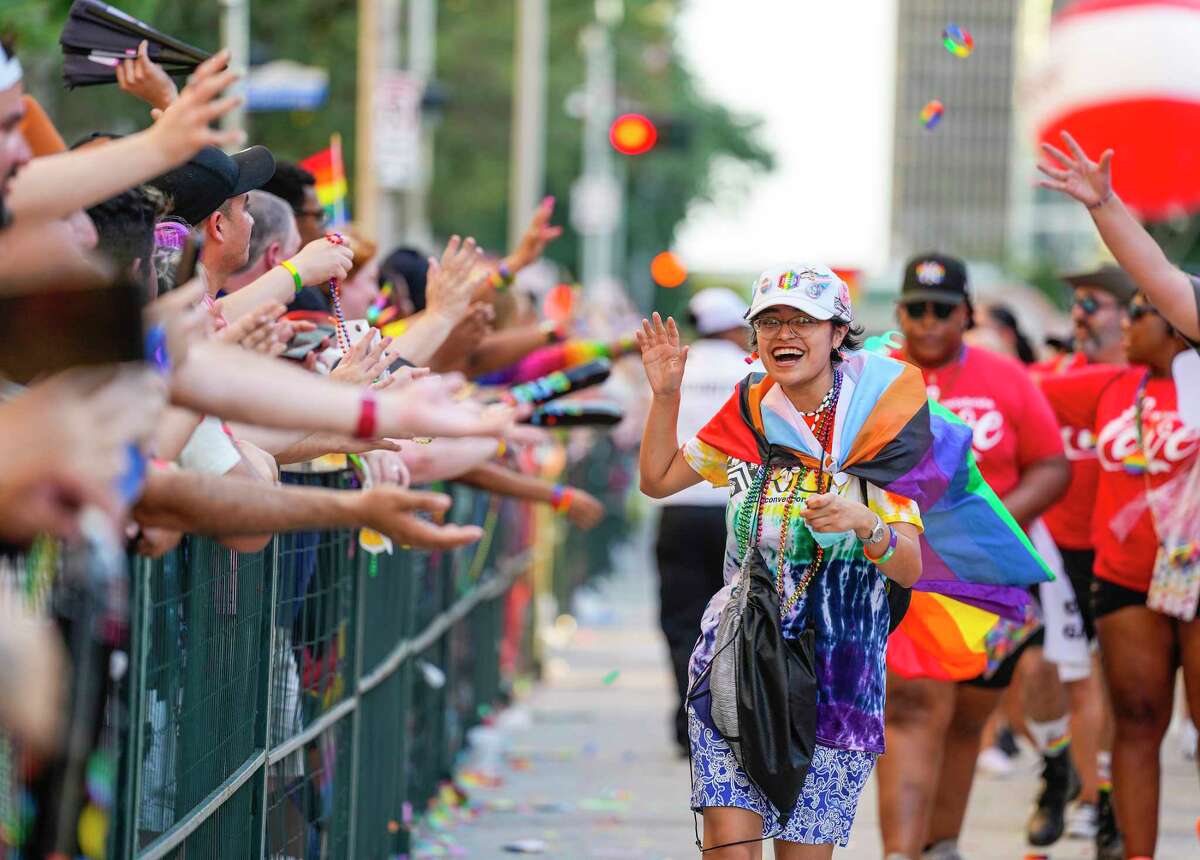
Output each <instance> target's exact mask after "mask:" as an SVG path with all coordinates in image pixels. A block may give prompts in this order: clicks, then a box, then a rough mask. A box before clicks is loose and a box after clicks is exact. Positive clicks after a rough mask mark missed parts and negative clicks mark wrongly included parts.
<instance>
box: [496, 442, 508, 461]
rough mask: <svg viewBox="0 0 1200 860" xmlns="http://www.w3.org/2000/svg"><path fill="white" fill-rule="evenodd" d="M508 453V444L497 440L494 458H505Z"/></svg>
mask: <svg viewBox="0 0 1200 860" xmlns="http://www.w3.org/2000/svg"><path fill="white" fill-rule="evenodd" d="M506 451H508V443H506V442H505V441H504V440H503V439H497V440H496V453H495V455H494V456H495V457H497V458H499V457H503V456H504V454H505V452H506Z"/></svg>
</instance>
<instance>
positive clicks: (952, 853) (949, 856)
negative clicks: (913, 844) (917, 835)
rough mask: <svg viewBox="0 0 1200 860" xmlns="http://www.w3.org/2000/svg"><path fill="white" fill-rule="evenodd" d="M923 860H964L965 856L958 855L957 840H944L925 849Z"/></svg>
mask: <svg viewBox="0 0 1200 860" xmlns="http://www.w3.org/2000/svg"><path fill="white" fill-rule="evenodd" d="M921 860H963V856H962V855H961V854H959V853H958V843H957V842H956V841H955V840H953V839H943V840H942V841H941V842H938V843H936V844H934V845H930V846H929V847H928V848H927V849H925V853H924V854H922V855H921Z"/></svg>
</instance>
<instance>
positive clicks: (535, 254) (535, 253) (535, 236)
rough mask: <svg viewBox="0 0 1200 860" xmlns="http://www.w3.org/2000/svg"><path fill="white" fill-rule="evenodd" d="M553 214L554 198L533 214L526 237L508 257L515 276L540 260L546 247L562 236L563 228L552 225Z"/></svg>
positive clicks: (543, 202)
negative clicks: (551, 217)
mask: <svg viewBox="0 0 1200 860" xmlns="http://www.w3.org/2000/svg"><path fill="white" fill-rule="evenodd" d="M553 214H554V198H553V197H547V198H546V199H545V200H543V201H542V202H541V205H539V206H538V208H537V211H535V212H534V213H533V218H532V219H531V220H530V222H529V227H528V228H526V230H525V235H523V236H522V237H521V241H520V242H519V243H517V247H516V248H514V249H513V251H512V253H511V254H509V256H508V265H509V269H510V270H511V271H512V273H513V274H514V275H515V274H516V273H517V272H519V271H520V270H521V269H524V268H525V267H526V266H529V265H532V264H533V263H536V262H537V261H538V260H540V259H541V257H542V254H544V253H545V252H546V246H547V245H548V244H550V243H551V242H552V241H554V240H555V239H557V238H558V237H559V236H561V235H562V232H563V228H562V227H555V226H554V225H553V224H551V223H550V216H551V215H553Z"/></svg>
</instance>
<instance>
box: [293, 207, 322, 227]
mask: <svg viewBox="0 0 1200 860" xmlns="http://www.w3.org/2000/svg"><path fill="white" fill-rule="evenodd" d="M303 216H308V217H309V218H313V219H315V220H316V222H317V223H318V224H324V223H325V219H326V218H327V217H328V216H329V213H327V212H326V211H325V210H324V209H300V210H298V211H297V212H296V217H297V218H301V217H303Z"/></svg>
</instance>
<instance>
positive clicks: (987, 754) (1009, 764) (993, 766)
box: [976, 747, 1015, 776]
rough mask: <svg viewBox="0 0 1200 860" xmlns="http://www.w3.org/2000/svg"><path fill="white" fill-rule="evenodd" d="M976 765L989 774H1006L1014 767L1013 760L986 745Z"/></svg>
mask: <svg viewBox="0 0 1200 860" xmlns="http://www.w3.org/2000/svg"><path fill="white" fill-rule="evenodd" d="M976 766H977V767H978V768H979V769H980V770H982V771H983V772H984V773H986V774H988V775H989V776H1008V775H1009V774H1011V773H1012V772H1013V770H1014V769H1015V768H1014V766H1013V760H1012V759H1010V758H1009V757H1008V756H1006V755H1005V754H1004V752H1003V751H1002V750H998V749H996V748H995V747H988V748H987V749H985V750H984V751H983V752H981V753H980V754H979V759H978V760H977V761H976Z"/></svg>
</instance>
